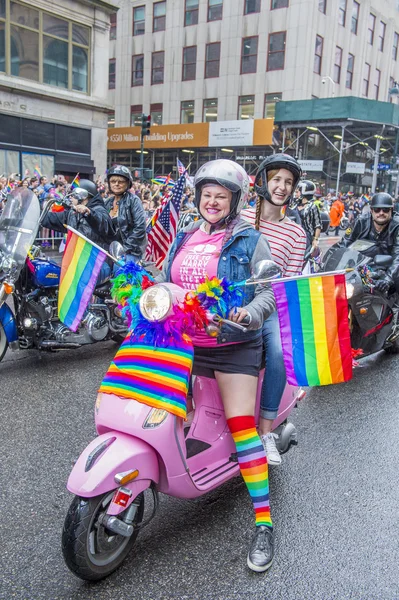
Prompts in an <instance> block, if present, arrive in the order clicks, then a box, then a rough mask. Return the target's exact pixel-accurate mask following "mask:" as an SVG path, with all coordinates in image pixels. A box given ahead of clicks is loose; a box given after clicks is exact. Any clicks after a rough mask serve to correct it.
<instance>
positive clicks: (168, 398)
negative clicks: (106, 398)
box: [99, 334, 194, 418]
mask: <svg viewBox="0 0 399 600" xmlns="http://www.w3.org/2000/svg"><path fill="white" fill-rule="evenodd" d="M193 354H194V350H193V346H192V344H191V342H188V341H187V342H185V341H183V340H182V341H179V342H177V341H176V342H174V346H169V347H167V348H160V347H155V346H152V345H150V344H146V343H143V342H136V341H135V339H134V337H132V335H131V334H129V335H128V336H127V337H126V339H125V340H124V342H123V343H122V345H121V347H120V348H119V350H118V352H117V353H116V355H115V358H114V360H113V361H112V363H111V365H110V367H109V369H108V371H107V373H106V375H105V377H104V379H103V381H102V383H101V386H100V389H99V392H103V393H106V394H115V395H117V396H121V397H122V398H129V399H133V400H137V401H138V402H142V403H143V404H147V405H148V406H151V407H152V408H160V409H162V410H166V411H168V412H170V413H172V414H174V415H176V416H177V417H182V418H185V417H186V414H187V408H186V397H187V391H188V385H189V381H190V375H191V368H192V364H193Z"/></svg>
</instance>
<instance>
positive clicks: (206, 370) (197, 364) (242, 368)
mask: <svg viewBox="0 0 399 600" xmlns="http://www.w3.org/2000/svg"><path fill="white" fill-rule="evenodd" d="M262 354H263V340H262V336H258V337H256V338H255V339H252V340H249V341H248V342H243V343H242V344H241V343H240V344H228V345H227V346H216V347H214V348H209V347H208V348H203V347H201V346H195V347H194V366H193V375H202V376H203V377H213V378H214V377H215V374H214V371H220V372H221V373H242V374H243V375H252V376H253V377H258V375H259V371H260V369H261V367H262Z"/></svg>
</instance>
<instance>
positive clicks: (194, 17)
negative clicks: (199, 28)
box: [184, 0, 199, 25]
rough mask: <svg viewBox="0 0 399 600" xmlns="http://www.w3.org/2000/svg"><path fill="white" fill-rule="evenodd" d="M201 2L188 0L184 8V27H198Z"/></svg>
mask: <svg viewBox="0 0 399 600" xmlns="http://www.w3.org/2000/svg"><path fill="white" fill-rule="evenodd" d="M198 4H199V0H186V4H185V8H184V25H198Z"/></svg>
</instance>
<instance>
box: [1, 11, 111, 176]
mask: <svg viewBox="0 0 399 600" xmlns="http://www.w3.org/2000/svg"><path fill="white" fill-rule="evenodd" d="M116 10H117V8H116V7H115V5H114V4H112V3H111V2H108V1H104V0H79V1H75V0H52V1H51V2H49V1H48V0H25V1H24V0H22V1H19V0H0V173H6V174H9V173H21V175H22V177H23V176H24V175H25V174H27V175H28V174H29V175H33V172H34V170H35V169H36V170H38V171H39V172H41V173H42V174H45V175H47V176H52V175H53V174H54V173H62V174H65V175H70V176H73V175H76V173H77V172H79V173H80V174H81V176H85V175H86V176H89V175H92V174H94V173H96V172H97V173H99V174H103V173H104V171H105V169H106V152H107V150H106V148H107V119H108V117H107V115H108V112H109V109H110V107H109V105H108V104H107V88H108V72H107V66H108V57H109V29H110V14H114V13H115V11H116Z"/></svg>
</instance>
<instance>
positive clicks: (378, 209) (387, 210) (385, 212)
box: [372, 208, 391, 215]
mask: <svg viewBox="0 0 399 600" xmlns="http://www.w3.org/2000/svg"><path fill="white" fill-rule="evenodd" d="M372 211H373V212H375V213H380V212H383V213H384V214H385V215H387V214H388V213H389V212H391V209H390V208H373V209H372Z"/></svg>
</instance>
